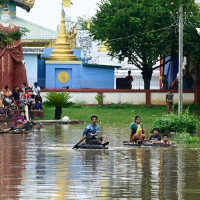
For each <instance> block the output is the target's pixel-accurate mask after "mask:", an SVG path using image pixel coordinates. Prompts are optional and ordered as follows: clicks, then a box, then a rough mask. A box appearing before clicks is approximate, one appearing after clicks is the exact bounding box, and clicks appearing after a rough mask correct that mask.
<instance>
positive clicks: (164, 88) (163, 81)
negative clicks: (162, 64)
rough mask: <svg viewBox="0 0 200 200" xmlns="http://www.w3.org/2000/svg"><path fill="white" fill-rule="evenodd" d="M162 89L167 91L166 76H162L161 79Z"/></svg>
mask: <svg viewBox="0 0 200 200" xmlns="http://www.w3.org/2000/svg"><path fill="white" fill-rule="evenodd" d="M162 89H163V90H167V89H168V80H167V75H163V78H162Z"/></svg>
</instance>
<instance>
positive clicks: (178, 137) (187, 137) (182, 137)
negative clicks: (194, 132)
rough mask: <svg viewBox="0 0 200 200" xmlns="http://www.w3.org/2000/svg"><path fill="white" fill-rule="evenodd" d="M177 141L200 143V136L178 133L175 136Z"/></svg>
mask: <svg viewBox="0 0 200 200" xmlns="http://www.w3.org/2000/svg"><path fill="white" fill-rule="evenodd" d="M174 140H175V142H176V143H185V144H198V143H199V137H192V136H191V135H190V134H189V133H185V132H184V133H176V134H175V136H174Z"/></svg>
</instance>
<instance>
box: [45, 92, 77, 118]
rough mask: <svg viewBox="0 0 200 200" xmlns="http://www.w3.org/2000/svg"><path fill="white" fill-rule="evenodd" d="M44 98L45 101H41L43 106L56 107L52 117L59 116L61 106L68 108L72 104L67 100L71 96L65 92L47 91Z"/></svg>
mask: <svg viewBox="0 0 200 200" xmlns="http://www.w3.org/2000/svg"><path fill="white" fill-rule="evenodd" d="M45 98H46V101H45V102H44V103H43V105H44V106H46V107H55V108H56V109H55V117H54V119H60V118H61V114H62V108H68V107H70V106H72V105H73V103H72V102H69V99H70V98H71V96H70V94H69V93H67V92H66V93H64V92H47V93H46V95H45Z"/></svg>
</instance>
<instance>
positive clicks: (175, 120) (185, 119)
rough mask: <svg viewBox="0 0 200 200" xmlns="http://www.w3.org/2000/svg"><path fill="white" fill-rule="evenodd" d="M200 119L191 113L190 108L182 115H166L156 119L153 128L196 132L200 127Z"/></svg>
mask: <svg viewBox="0 0 200 200" xmlns="http://www.w3.org/2000/svg"><path fill="white" fill-rule="evenodd" d="M198 123H199V122H198V120H197V118H196V117H195V116H194V115H190V114H189V112H188V110H186V111H185V112H184V113H181V114H180V115H173V114H171V115H164V116H162V117H159V118H158V119H156V120H155V121H154V123H153V125H152V130H153V128H155V127H156V128H159V129H160V132H161V133H170V132H176V133H182V132H188V133H195V132H196V131H197V128H198Z"/></svg>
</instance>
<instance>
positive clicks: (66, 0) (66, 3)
mask: <svg viewBox="0 0 200 200" xmlns="http://www.w3.org/2000/svg"><path fill="white" fill-rule="evenodd" d="M63 6H65V7H70V6H71V0H63Z"/></svg>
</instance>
